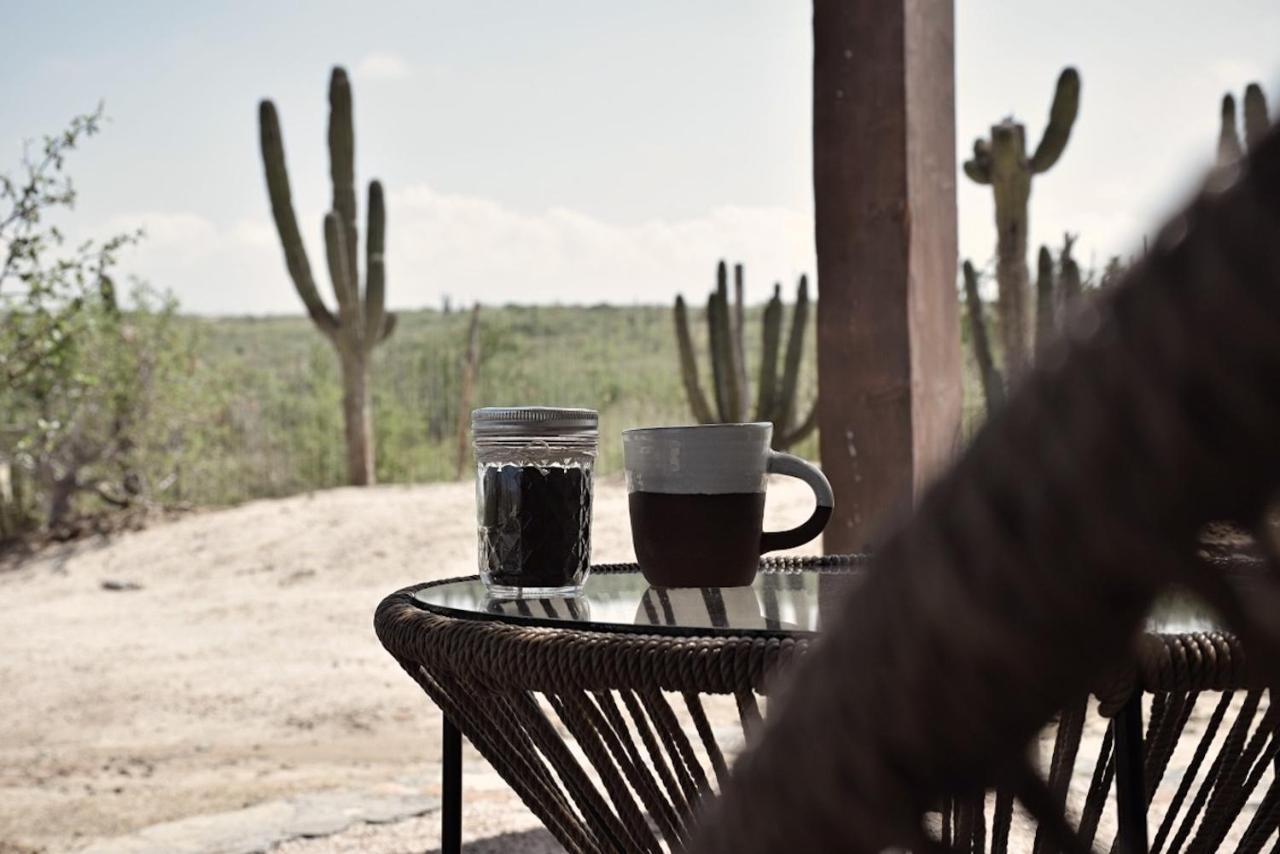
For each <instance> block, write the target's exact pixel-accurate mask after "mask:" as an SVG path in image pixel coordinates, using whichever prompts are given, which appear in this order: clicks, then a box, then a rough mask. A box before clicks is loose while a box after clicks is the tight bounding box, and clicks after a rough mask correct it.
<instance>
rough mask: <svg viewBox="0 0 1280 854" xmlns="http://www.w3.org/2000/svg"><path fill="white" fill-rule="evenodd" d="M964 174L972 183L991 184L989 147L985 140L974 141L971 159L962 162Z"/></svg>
mask: <svg viewBox="0 0 1280 854" xmlns="http://www.w3.org/2000/svg"><path fill="white" fill-rule="evenodd" d="M964 174H966V175H968V176H969V180H970V181H973V182H974V183H977V184H990V183H991V146H989V145H988V144H987V141H986V140H985V139H978V140H974V143H973V158H972V159H970V160H966V161H965V162H964Z"/></svg>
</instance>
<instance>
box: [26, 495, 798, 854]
mask: <svg viewBox="0 0 1280 854" xmlns="http://www.w3.org/2000/svg"><path fill="white" fill-rule="evenodd" d="M811 502H812V499H811V498H810V497H809V495H808V491H807V489H806V488H805V487H804V486H803V485H801V484H799V483H797V482H795V481H787V480H779V481H778V482H777V483H776V484H775V485H774V486H773V487H772V488H771V490H770V506H769V514H770V516H771V517H772V518H774V519H775V526H776V527H780V526H781V523H783V522H789V523H793V524H794V520H797V519H800V518H802V517H803V516H805V515H806V514H807V512H808V508H809V507H810V506H811ZM473 520H474V492H473V490H472V487H471V485H470V484H466V483H464V484H438V485H431V486H415V487H379V488H376V489H367V490H357V489H339V490H332V491H328V492H323V493H316V494H312V495H304V496H297V497H294V498H289V499H283V500H279V501H264V502H255V503H252V504H247V505H244V506H242V507H237V508H234V509H230V510H223V511H218V512H211V513H203V514H198V515H194V516H191V517H189V518H185V519H182V520H179V521H176V522H173V523H171V524H166V525H161V526H159V527H155V528H151V529H149V530H146V531H141V532H137V533H129V534H124V535H122V536H120V537H118V538H116V539H114V540H112V541H110V542H85V543H78V544H74V545H71V546H66V547H58V548H55V549H51V550H48V551H46V552H45V553H43V554H41V555H40V556H38V557H36V558H33V559H31V560H29V561H27V562H26V563H25V564H23V565H22V566H21V567H19V568H18V569H16V570H14V571H11V572H7V573H3V574H0V650H3V654H2V655H0V685H3V686H4V687H3V691H2V692H0V852H6V854H7V852H9V851H25V850H36V851H41V850H48V851H63V850H74V849H76V848H79V847H82V846H83V845H84V844H87V843H88V842H90V841H95V840H101V839H104V838H110V837H114V836H117V835H120V834H124V833H127V832H130V831H133V830H136V829H138V828H141V827H144V826H147V825H151V824H156V823H159V822H164V821H170V820H173V819H177V818H181V817H184V816H189V815H196V814H203V813H210V812H219V811H224V810H229V809H235V808H239V807H243V806H247V805H252V804H256V803H260V802H262V801H265V800H270V799H274V798H279V797H283V796H288V795H292V794H296V793H300V792H308V791H317V790H325V789H334V788H343V789H346V788H361V787H373V786H376V785H378V784H381V783H384V782H386V781H389V780H404V779H428V780H434V779H435V778H436V765H435V763H436V760H437V757H438V755H439V753H438V729H439V719H438V716H437V713H436V711H435V709H434V707H433V706H432V705H431V704H430V703H429V702H428V701H427V700H426V698H425V697H424V696H423V695H422V694H421V692H420V691H419V690H418V688H417V687H416V686H415V685H413V684H412V683H411V682H410V681H409V679H408V678H407V677H406V676H405V675H404V674H403V673H402V672H401V671H400V670H399V669H398V668H397V667H396V666H395V665H394V663H393V662H392V661H391V659H390V658H389V657H388V656H387V654H386V653H385V652H384V651H383V650H382V648H381V647H380V646H379V645H378V643H377V640H376V639H375V637H374V635H373V630H372V615H373V609H374V607H375V605H376V604H377V603H378V601H379V600H380V599H381V598H382V597H383V596H385V595H386V594H387V593H389V592H391V591H392V590H394V589H396V588H398V587H401V586H403V585H405V584H408V583H411V582H413V581H419V580H427V579H432V578H440V577H446V576H449V575H457V574H464V573H470V572H473V571H474V567H475V527H474V521H473ZM593 555H594V559H595V560H597V561H610V562H612V561H623V560H630V559H631V556H632V552H631V544H630V534H629V531H628V527H627V511H626V496H625V492H624V490H623V488H622V486H621V484H619V483H617V482H613V483H605V484H601V485H599V487H598V497H597V504H596V515H595V527H594V547H593ZM104 582H116V583H120V584H122V585H124V586H128V585H130V584H137V585H140V589H136V590H120V591H112V590H107V589H104V587H103V583H104ZM469 765H473V766H474V768H475V770H476V771H477V772H479V771H480V768H481V766H480V764H479V760H477V759H476V758H475V757H471V758H470V761H469ZM483 779H484V778H483V775H481V776H479V777H477V782H480V781H481V780H483ZM483 788H484V789H486V790H487V789H488V788H489V787H488V786H487V784H486V785H485V786H484V787H483ZM477 794H481V793H480V792H477ZM482 799H485V800H488V799H496V801H497V805H499V806H501V809H497V810H495V814H497V815H500V816H504V818H501V820H498V821H495V822H494V823H493V824H492V825H489V824H485V826H484V828H485V832H489V831H492V832H493V833H498V832H501V831H503V830H523V829H526V828H528V827H530V826H531V825H532V824H533V821H532V817H531V816H528V814H527V813H526V812H524V810H523V807H521V806H520V805H519V804H518V802H516V801H515V800H514V798H508V796H506V795H505V793H504V792H503V790H502V789H501V787H497V789H496V791H493V790H487V791H485V792H484V793H483V796H482ZM508 801H509V802H510V803H509V805H508Z"/></svg>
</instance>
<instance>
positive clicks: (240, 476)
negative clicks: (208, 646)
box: [147, 306, 977, 504]
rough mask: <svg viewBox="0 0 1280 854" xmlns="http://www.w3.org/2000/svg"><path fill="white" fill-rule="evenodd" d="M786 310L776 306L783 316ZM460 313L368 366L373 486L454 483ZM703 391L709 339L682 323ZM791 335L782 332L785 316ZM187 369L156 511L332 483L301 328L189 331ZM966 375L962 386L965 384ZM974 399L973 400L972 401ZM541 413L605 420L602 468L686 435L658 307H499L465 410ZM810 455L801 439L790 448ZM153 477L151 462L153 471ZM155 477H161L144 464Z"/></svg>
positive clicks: (316, 387)
mask: <svg viewBox="0 0 1280 854" xmlns="http://www.w3.org/2000/svg"><path fill="white" fill-rule="evenodd" d="M789 313H790V308H788V315H789ZM468 319H469V318H468V315H467V314H466V313H465V312H458V311H455V312H452V313H450V314H443V313H441V312H439V311H416V312H407V313H402V314H401V315H400V322H399V325H398V328H397V330H396V333H395V335H394V336H393V337H392V338H391V339H390V340H389V341H388V342H387V343H386V344H385V345H384V346H383V347H381V348H379V349H378V350H377V351H376V353H377V356H376V358H377V362H376V367H375V371H374V409H375V421H376V429H377V442H378V446H377V465H378V478H379V480H380V481H381V482H386V483H412V482H423V481H433V480H441V479H449V478H452V477H453V476H454V470H455V460H456V455H457V438H456V437H457V427H458V419H459V394H460V389H459V381H460V362H461V357H462V353H463V350H464V347H465V339H466V332H467V323H468ZM691 321H692V324H693V329H694V334H695V343H696V345H697V346H698V347H700V348H702V349H703V353H702V359H701V362H700V367H701V368H702V371H703V382H704V387H705V388H706V389H707V391H708V393H709V392H710V388H709V368H708V363H707V361H706V357H705V347H706V327H705V323H704V321H703V318H702V315H701V312H695V313H694V315H693V317H691ZM747 322H748V329H747V341H748V347H749V351H748V363H749V366H750V369H751V372H752V377H753V382H754V377H755V372H756V371H758V358H759V354H758V348H759V341H760V333H759V323H760V309H759V308H756V309H754V310H752V311H750V312H749V314H748V318H747ZM787 322H788V323H789V322H790V318H789V316H788V318H787ZM183 323H184V325H186V326H188V327H189V330H190V334H191V336H192V337H191V339H190V347H191V349H190V352H191V353H192V359H191V365H190V370H189V371H188V372H187V376H186V381H185V383H184V385H185V389H184V391H183V396H184V397H186V398H188V402H187V403H185V404H184V407H185V408H186V411H187V412H186V414H187V416H188V417H187V419H186V424H185V427H184V429H183V431H182V433H183V435H182V438H181V448H174V447H170V448H169V449H168V450H167V451H166V456H167V457H168V458H169V460H171V462H170V463H169V465H170V467H172V468H173V469H174V471H173V473H172V475H173V476H172V486H171V487H170V488H169V489H167V490H166V494H165V495H164V496H163V498H164V499H165V500H175V499H176V500H182V501H187V502H191V503H194V504H228V503H234V502H238V501H243V500H246V499H250V498H258V497H269V496H280V495H288V494H292V493H297V492H300V491H305V490H309V489H320V488H325V487H331V486H338V485H341V484H342V482H343V477H344V471H345V467H344V460H343V451H342V442H341V431H342V418H341V413H340V408H339V400H340V397H341V389H340V386H339V382H338V376H337V364H336V359H335V357H334V355H333V353H332V351H331V349H330V347H329V345H328V344H327V342H325V341H324V340H323V339H322V338H321V336H320V335H318V334H317V333H316V332H315V330H314V329H313V328H312V326H311V325H310V322H309V321H307V320H306V319H305V318H302V317H297V318H268V319H241V318H222V319H200V318H186V319H184V320H183ZM813 344H814V336H813V330H812V329H810V331H809V335H808V336H807V337H806V345H807V346H808V351H809V352H808V354H807V355H806V362H805V365H804V370H803V373H802V378H801V388H802V394H801V404H800V410H801V412H802V413H803V412H807V410H808V407H809V406H810V405H811V401H812V400H813V397H814V393H815V389H816V378H815V369H814V357H813ZM968 375H969V376H972V372H971V371H970V372H968ZM968 399H970V400H976V399H977V398H976V397H975V396H974V395H972V394H970V395H969V396H968ZM532 403H543V404H552V405H565V406H588V407H593V408H595V409H598V410H599V411H600V414H601V449H600V461H599V467H600V470H601V471H603V472H605V473H614V472H617V471H619V469H620V466H621V443H620V439H619V433H620V432H621V431H622V430H623V429H625V428H627V427H631V426H637V425H644V424H679V423H687V422H688V421H689V410H688V406H687V404H686V402H685V397H684V389H683V387H682V385H681V382H680V372H679V364H678V359H677V355H676V348H675V339H674V335H673V331H672V313H671V309H670V308H669V307H666V306H661V307H659V306H627V307H621V306H595V307H557V306H507V307H501V308H497V307H485V308H483V309H482V310H481V362H480V371H479V377H478V382H477V388H476V400H475V404H476V405H477V406H486V405H506V404H532ZM795 450H796V451H797V452H798V453H800V454H803V455H806V456H816V453H817V442H816V439H815V438H810V439H809V440H808V441H806V442H805V443H803V444H802V445H801V446H800V447H798V448H797V449H795ZM153 463H154V461H153ZM147 468H149V469H150V470H151V471H153V472H157V475H158V474H159V470H158V469H157V467H156V466H155V465H154V464H152V465H148V466H147Z"/></svg>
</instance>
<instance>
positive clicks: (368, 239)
mask: <svg viewBox="0 0 1280 854" xmlns="http://www.w3.org/2000/svg"><path fill="white" fill-rule="evenodd" d="M365 216H366V217H367V218H368V221H369V224H368V229H367V231H368V233H367V234H365V238H364V242H365V262H364V265H365V266H364V269H365V287H364V302H365V308H364V324H365V336H364V340H365V342H366V344H367V345H368V346H369V347H370V348H371V349H372V348H373V346H374V345H375V344H377V343H378V342H380V341H381V340H382V330H383V328H384V326H385V324H386V295H387V271H386V262H385V261H384V257H383V256H384V252H383V250H384V246H385V242H386V230H387V210H386V206H385V202H384V201H383V198H382V184H381V183H380V182H378V181H370V182H369V204H368V209H367V211H366V212H365Z"/></svg>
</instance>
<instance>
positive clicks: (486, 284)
mask: <svg viewBox="0 0 1280 854" xmlns="http://www.w3.org/2000/svg"><path fill="white" fill-rule="evenodd" d="M388 220H389V227H390V230H391V233H390V236H389V246H388V264H389V265H391V267H390V269H391V271H393V273H394V274H395V275H397V276H398V278H399V280H400V281H401V283H402V284H401V285H400V286H401V287H402V288H407V289H408V291H409V293H412V294H422V295H423V296H426V295H427V294H442V293H447V294H449V295H450V296H451V297H453V299H454V300H455V302H456V301H459V300H461V301H472V300H480V301H482V302H506V301H512V302H534V301H537V302H546V301H552V300H554V301H560V302H575V303H594V302H604V301H609V302H637V301H638V302H667V301H668V300H670V299H672V298H673V297H674V295H675V294H676V293H677V292H681V291H683V292H685V293H687V294H689V295H690V296H691V297H692V298H694V299H696V300H701V299H702V298H703V295H704V294H705V293H706V292H707V291H709V290H710V288H711V287H712V285H713V284H714V271H715V264H716V261H717V260H718V259H719V258H721V257H725V258H728V259H730V260H738V261H742V262H744V263H745V265H746V271H747V284H748V296H749V298H751V299H753V300H759V299H763V298H765V296H766V295H767V294H768V293H769V288H770V287H771V286H772V283H773V281H774V280H775V279H777V280H782V281H785V282H787V283H788V286H791V285H793V284H794V280H795V278H796V277H797V276H798V275H799V273H801V272H806V271H807V272H812V270H813V268H814V262H813V225H812V219H811V218H810V217H809V216H808V215H806V214H802V213H798V212H795V211H791V210H787V209H785V208H746V207H721V208H716V209H713V210H711V211H709V212H708V213H706V214H705V215H703V216H700V217H695V218H690V219H684V220H675V221H672V220H664V219H655V220H649V221H646V222H641V223H636V224H627V225H615V224H610V223H606V222H602V221H600V220H598V219H595V218H593V217H591V216H588V215H586V214H583V213H581V212H579V211H573V210H568V209H565V208H552V209H549V210H546V211H544V212H539V213H524V212H519V211H514V210H511V209H509V208H506V207H503V206H502V205H499V204H496V203H494V202H492V201H489V200H485V199H477V198H472V197H466V196H454V195H446V194H442V193H438V192H436V191H434V190H433V189H431V188H430V187H427V186H425V185H419V186H415V187H410V188H407V189H405V190H402V191H399V192H396V193H393V194H392V195H391V198H390V201H389V206H388Z"/></svg>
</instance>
